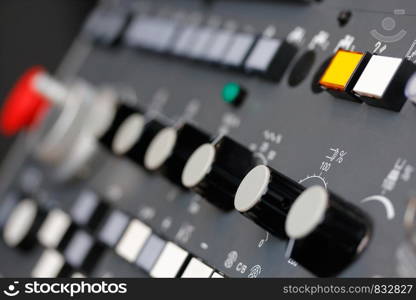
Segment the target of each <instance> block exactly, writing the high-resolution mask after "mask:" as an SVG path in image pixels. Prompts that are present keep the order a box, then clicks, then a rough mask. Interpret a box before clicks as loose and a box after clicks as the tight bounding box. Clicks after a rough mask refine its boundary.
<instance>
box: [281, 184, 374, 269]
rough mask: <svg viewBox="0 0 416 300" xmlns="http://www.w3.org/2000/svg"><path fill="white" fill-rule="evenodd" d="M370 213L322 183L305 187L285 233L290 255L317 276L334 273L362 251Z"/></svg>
mask: <svg viewBox="0 0 416 300" xmlns="http://www.w3.org/2000/svg"><path fill="white" fill-rule="evenodd" d="M371 229H372V225H371V221H370V219H369V217H368V216H367V215H366V214H365V213H364V212H362V211H361V210H360V209H359V208H357V207H355V206H354V205H352V204H350V203H347V202H345V201H344V200H343V199H341V198H340V197H338V196H336V195H334V194H332V193H330V192H328V191H327V190H325V189H324V188H323V187H321V186H313V187H310V188H308V189H306V190H305V191H304V192H303V193H302V194H300V195H299V197H298V198H297V199H296V200H295V202H294V203H293V204H292V207H291V208H290V210H289V213H288V216H287V218H286V223H285V230H286V234H287V235H288V236H289V237H290V238H291V239H294V244H293V248H292V252H291V257H292V258H293V259H294V260H295V261H297V262H298V263H299V264H301V265H302V266H303V267H305V268H306V269H308V270H309V271H311V272H312V273H314V274H315V275H317V276H321V277H326V276H334V275H337V274H338V273H340V272H341V271H343V270H344V269H345V268H346V267H347V266H348V265H350V264H351V263H352V262H353V261H354V260H355V259H356V258H357V257H358V256H359V254H361V253H362V252H363V251H364V249H365V248H366V246H367V245H368V243H369V240H370V236H371Z"/></svg>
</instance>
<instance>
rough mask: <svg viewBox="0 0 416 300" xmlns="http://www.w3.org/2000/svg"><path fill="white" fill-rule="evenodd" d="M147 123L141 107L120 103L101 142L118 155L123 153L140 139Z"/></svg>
mask: <svg viewBox="0 0 416 300" xmlns="http://www.w3.org/2000/svg"><path fill="white" fill-rule="evenodd" d="M144 125H145V118H144V115H143V113H142V111H141V110H140V109H136V108H133V107H131V106H128V105H125V104H119V105H118V107H117V111H116V113H115V116H114V118H113V122H112V123H111V126H110V127H109V128H108V129H107V131H106V132H105V133H104V134H103V136H102V137H101V138H100V143H101V144H102V145H104V146H105V147H106V148H107V149H109V150H110V151H112V152H113V153H114V154H116V155H123V154H125V153H126V152H127V151H129V150H130V149H131V147H132V146H133V145H134V144H135V143H136V142H137V141H138V139H139V138H140V136H141V133H142V131H143V128H144Z"/></svg>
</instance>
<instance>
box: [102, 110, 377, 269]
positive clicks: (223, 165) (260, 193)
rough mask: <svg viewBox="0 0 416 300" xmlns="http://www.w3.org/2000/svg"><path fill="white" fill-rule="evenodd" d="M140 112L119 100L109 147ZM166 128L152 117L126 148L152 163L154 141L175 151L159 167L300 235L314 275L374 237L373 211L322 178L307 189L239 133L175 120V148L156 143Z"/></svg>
mask: <svg viewBox="0 0 416 300" xmlns="http://www.w3.org/2000/svg"><path fill="white" fill-rule="evenodd" d="M134 114H141V115H142V112H141V111H138V110H137V109H132V108H130V107H127V106H125V105H120V107H119V109H118V111H117V114H116V116H115V119H114V121H113V124H112V126H111V127H110V128H109V130H108V131H107V133H106V134H105V135H104V136H103V137H102V138H101V140H100V141H101V143H102V144H103V145H104V146H105V147H106V148H107V149H113V150H114V140H115V139H116V138H117V137H116V136H117V135H118V134H119V131H120V128H121V127H123V123H124V122H126V120H127V119H128V118H129V117H131V116H132V115H134ZM165 128H167V126H165V125H164V124H162V123H161V122H160V121H158V120H156V119H152V120H150V121H147V122H146V123H145V125H144V127H143V129H142V132H141V134H140V136H138V137H137V139H136V140H134V141H132V142H131V145H130V146H129V147H128V149H126V151H125V152H123V153H121V154H122V155H123V156H125V157H127V158H129V159H131V160H133V161H134V162H136V163H138V164H140V165H142V166H145V167H146V156H147V155H148V151H149V149H150V148H153V149H152V151H161V152H166V151H168V153H166V155H165V156H166V157H165V158H161V159H162V161H161V162H160V164H159V165H157V166H156V167H154V168H152V171H155V170H158V171H160V172H161V173H163V174H164V175H165V176H166V177H167V178H168V179H169V180H171V181H172V182H174V183H175V184H178V185H179V186H181V187H182V188H187V189H190V190H192V191H194V192H196V193H198V194H199V195H201V196H202V197H204V198H205V199H206V200H208V201H209V202H211V203H212V204H214V205H216V206H217V207H219V208H221V209H224V210H232V209H237V210H238V211H239V212H240V213H242V214H243V215H244V216H246V217H248V218H249V219H251V220H253V221H254V222H255V223H257V224H258V225H260V226H261V227H263V228H264V229H266V230H267V231H269V232H270V233H272V234H273V235H274V236H276V237H278V238H280V239H284V240H287V239H292V240H294V243H293V249H292V252H291V258H292V259H294V260H295V261H297V262H298V263H299V264H300V265H302V266H303V267H305V268H306V269H308V270H309V271H311V272H312V273H314V274H315V275H317V276H332V275H336V274H338V273H340V272H341V271H343V270H344V269H345V268H346V267H347V266H348V265H350V263H351V262H352V261H354V260H355V259H356V258H357V256H358V255H359V254H360V253H361V252H362V251H363V250H364V248H365V246H366V245H367V244H368V241H369V237H370V234H371V222H370V220H369V218H368V217H367V216H366V214H364V213H363V212H362V211H360V210H359V209H358V208H357V207H355V206H353V205H351V204H349V203H348V202H345V201H344V200H342V199H341V198H339V197H338V196H336V195H334V194H333V193H331V192H329V191H326V190H325V189H323V188H321V187H318V186H315V187H311V188H308V189H305V188H304V187H303V186H302V185H300V184H299V183H297V182H295V181H293V180H292V179H290V178H288V177H286V176H285V175H283V174H281V173H279V172H278V171H276V170H273V169H272V168H270V167H268V166H264V165H258V163H257V161H256V159H255V157H254V155H253V153H252V152H251V151H250V150H248V149H247V148H246V147H244V146H242V145H241V144H239V143H237V142H235V141H234V140H232V139H230V138H228V137H226V136H224V137H222V138H220V139H218V140H217V141H213V140H212V138H211V137H210V135H208V134H206V133H204V132H203V131H201V130H199V129H197V128H196V127H195V126H193V125H190V124H188V123H186V124H181V125H178V126H176V127H175V128H174V130H175V132H176V135H175V137H174V138H173V139H171V138H170V139H169V140H167V141H166V143H167V144H169V143H172V145H166V144H163V142H162V144H161V145H162V148H167V149H168V150H166V149H157V148H154V147H151V144H152V143H153V141H154V140H155V139H156V137H157V135H158V134H160V133H161V132H162V130H163V129H165ZM113 152H114V151H113ZM118 154H119V155H120V153H118ZM147 169H149V168H147Z"/></svg>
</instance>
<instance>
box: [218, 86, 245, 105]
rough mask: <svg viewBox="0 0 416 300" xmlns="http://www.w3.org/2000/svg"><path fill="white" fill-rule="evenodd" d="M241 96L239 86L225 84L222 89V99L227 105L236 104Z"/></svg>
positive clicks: (241, 91) (241, 92)
mask: <svg viewBox="0 0 416 300" xmlns="http://www.w3.org/2000/svg"><path fill="white" fill-rule="evenodd" d="M243 94H244V93H243V90H242V88H241V86H240V85H239V84H237V83H234V82H230V83H227V84H226V85H225V86H224V88H223V89H222V99H223V100H224V102H227V103H234V104H237V102H240V101H241V100H242V96H243Z"/></svg>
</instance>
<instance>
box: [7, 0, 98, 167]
mask: <svg viewBox="0 0 416 300" xmlns="http://www.w3.org/2000/svg"><path fill="white" fill-rule="evenodd" d="M95 3H96V0H36V1H33V0H1V1H0V102H2V101H3V99H4V98H5V96H6V95H7V93H8V91H9V89H10V87H11V86H12V85H13V83H14V81H15V80H16V78H18V76H19V75H20V74H21V73H22V72H23V71H24V70H25V69H26V68H28V67H29V66H32V65H35V64H41V65H44V66H46V67H47V68H48V69H49V70H50V71H53V70H55V68H56V67H57V66H58V64H59V62H60V61H61V60H62V57H63V55H64V54H65V52H66V51H67V50H68V48H69V46H70V45H71V42H72V40H73V38H74V37H75V36H76V34H77V33H78V31H79V30H80V26H81V25H82V24H83V21H84V19H85V17H86V16H87V14H88V13H89V11H90V9H91V8H92V7H93V6H94V5H95ZM11 142H12V140H11V139H6V138H4V137H2V136H0V160H1V159H2V157H3V156H4V154H5V152H6V151H7V148H8V146H9V145H10V143H11Z"/></svg>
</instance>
